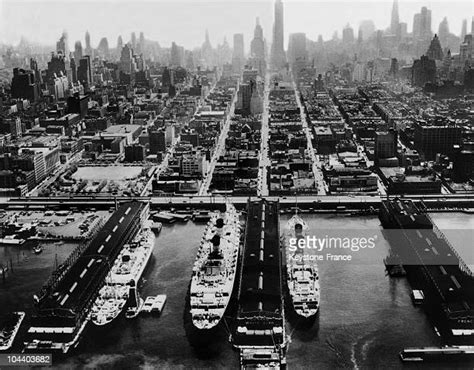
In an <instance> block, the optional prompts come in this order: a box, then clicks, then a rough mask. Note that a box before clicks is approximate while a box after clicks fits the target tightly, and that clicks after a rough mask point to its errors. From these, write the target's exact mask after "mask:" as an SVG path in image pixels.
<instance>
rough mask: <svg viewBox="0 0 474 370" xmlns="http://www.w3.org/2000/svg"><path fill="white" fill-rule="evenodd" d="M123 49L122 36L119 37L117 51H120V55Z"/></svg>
mask: <svg viewBox="0 0 474 370" xmlns="http://www.w3.org/2000/svg"><path fill="white" fill-rule="evenodd" d="M122 48H123V39H122V36H119V37H118V38H117V50H118V51H119V53H120V52H121V51H122Z"/></svg>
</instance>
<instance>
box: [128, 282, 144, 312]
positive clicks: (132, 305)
mask: <svg viewBox="0 0 474 370" xmlns="http://www.w3.org/2000/svg"><path fill="white" fill-rule="evenodd" d="M127 304H128V307H127V312H125V317H126V318H127V319H134V318H135V317H137V316H138V314H139V313H140V311H141V309H142V307H143V298H141V297H140V295H139V294H138V291H137V286H136V284H135V281H134V280H131V281H130V292H129V295H128V301H127Z"/></svg>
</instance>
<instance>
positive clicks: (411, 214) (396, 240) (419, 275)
mask: <svg viewBox="0 0 474 370" xmlns="http://www.w3.org/2000/svg"><path fill="white" fill-rule="evenodd" d="M379 217H380V220H381V221H382V224H383V225H384V227H385V228H386V229H389V230H384V233H386V235H387V236H388V239H389V241H390V244H391V248H392V250H394V252H395V253H396V254H397V255H398V256H400V259H401V263H402V264H403V268H404V270H405V271H406V273H407V278H408V280H409V282H410V285H411V286H412V289H414V290H422V291H423V294H424V302H426V304H423V307H424V309H425V310H426V311H427V313H429V314H430V315H431V316H432V317H433V318H435V320H436V321H438V327H439V328H440V332H441V334H442V336H443V337H444V338H445V339H446V340H448V341H451V342H454V343H458V344H472V343H473V341H474V276H473V271H472V270H471V268H470V267H469V266H468V265H467V264H466V263H465V262H464V261H463V259H462V258H461V257H460V256H459V255H458V253H457V252H456V250H455V248H453V247H452V246H451V245H450V244H449V242H448V241H447V239H446V238H445V237H444V235H443V234H442V233H441V232H440V231H439V230H438V229H437V227H436V225H434V223H433V222H432V220H431V219H430V217H429V215H428V214H426V213H425V212H424V210H423V209H422V208H420V207H417V206H416V205H415V204H414V203H413V202H412V201H410V200H400V199H396V200H393V201H389V200H385V201H383V202H382V208H381V210H380V214H379ZM390 229H391V230H390ZM466 242H470V241H467V240H466Z"/></svg>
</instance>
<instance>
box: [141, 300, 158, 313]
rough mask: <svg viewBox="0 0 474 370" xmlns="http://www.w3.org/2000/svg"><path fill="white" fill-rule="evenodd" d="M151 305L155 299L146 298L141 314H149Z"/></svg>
mask: <svg viewBox="0 0 474 370" xmlns="http://www.w3.org/2000/svg"><path fill="white" fill-rule="evenodd" d="M153 303H155V297H146V299H145V302H144V303H143V306H142V309H141V312H144V313H151V310H152V309H153Z"/></svg>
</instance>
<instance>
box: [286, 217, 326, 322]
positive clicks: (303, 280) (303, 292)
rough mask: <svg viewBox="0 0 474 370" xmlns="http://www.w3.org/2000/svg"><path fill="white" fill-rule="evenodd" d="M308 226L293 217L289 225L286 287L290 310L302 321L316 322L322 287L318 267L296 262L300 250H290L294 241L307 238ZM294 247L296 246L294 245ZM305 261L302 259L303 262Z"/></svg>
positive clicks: (313, 264)
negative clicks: (298, 226)
mask: <svg viewBox="0 0 474 370" xmlns="http://www.w3.org/2000/svg"><path fill="white" fill-rule="evenodd" d="M297 225H301V229H300V231H298V232H297V231H296V227H297ZM307 229H308V226H307V225H306V223H305V222H304V221H303V220H302V219H301V218H300V217H299V216H298V215H295V216H293V217H292V218H291V219H290V220H289V221H288V224H287V231H286V233H285V236H284V246H285V250H286V271H285V273H286V285H287V292H288V300H289V302H290V305H289V306H290V308H291V311H292V313H293V314H294V315H296V316H297V318H298V319H300V320H307V321H308V322H314V320H315V318H316V315H317V314H318V312H319V302H320V291H319V289H320V287H319V274H318V269H317V265H316V264H315V263H314V262H310V263H309V264H305V263H304V262H300V261H299V260H298V261H296V260H295V258H294V257H295V256H296V254H297V253H298V252H299V250H297V251H295V252H293V251H292V249H291V248H290V244H292V243H291V242H290V241H291V240H292V239H300V238H305V237H306V230H307ZM293 245H294V244H293ZM302 260H303V259H301V261H302Z"/></svg>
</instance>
